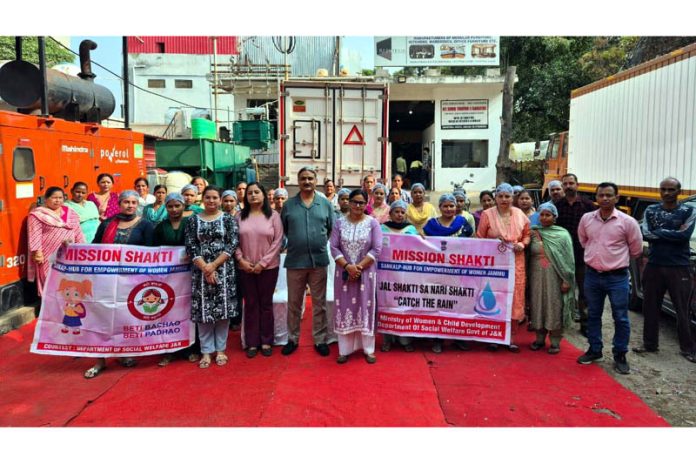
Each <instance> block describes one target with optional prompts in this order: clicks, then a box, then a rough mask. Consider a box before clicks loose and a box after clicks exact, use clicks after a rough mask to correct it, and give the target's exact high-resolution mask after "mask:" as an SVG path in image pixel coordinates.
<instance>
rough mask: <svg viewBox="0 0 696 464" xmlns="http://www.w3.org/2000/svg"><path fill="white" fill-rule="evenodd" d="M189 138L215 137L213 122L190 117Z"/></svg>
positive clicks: (213, 138) (211, 138)
mask: <svg viewBox="0 0 696 464" xmlns="http://www.w3.org/2000/svg"><path fill="white" fill-rule="evenodd" d="M191 138H193V139H209V140H215V139H217V134H216V133H215V123H214V122H213V121H211V120H209V119H204V118H193V119H191Z"/></svg>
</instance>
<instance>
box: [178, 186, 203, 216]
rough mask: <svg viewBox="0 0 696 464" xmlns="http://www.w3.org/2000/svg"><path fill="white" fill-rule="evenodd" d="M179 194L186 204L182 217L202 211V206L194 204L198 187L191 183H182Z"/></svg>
mask: <svg viewBox="0 0 696 464" xmlns="http://www.w3.org/2000/svg"><path fill="white" fill-rule="evenodd" d="M181 196H183V197H184V202H185V204H186V209H185V210H184V217H189V216H193V215H194V214H199V213H202V212H203V208H202V207H200V206H199V205H198V204H196V201H197V198H198V187H196V186H195V185H193V184H188V185H184V186H183V187H182V188H181Z"/></svg>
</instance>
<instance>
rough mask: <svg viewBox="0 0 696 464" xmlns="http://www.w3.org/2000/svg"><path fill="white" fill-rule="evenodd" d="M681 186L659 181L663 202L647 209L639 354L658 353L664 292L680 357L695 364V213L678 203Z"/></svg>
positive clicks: (667, 179)
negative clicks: (670, 307) (692, 247)
mask: <svg viewBox="0 0 696 464" xmlns="http://www.w3.org/2000/svg"><path fill="white" fill-rule="evenodd" d="M680 193H681V183H680V182H679V180H677V179H675V178H674V177H668V178H666V179H665V180H663V181H662V182H660V197H661V198H662V203H660V204H655V205H650V206H648V208H647V209H646V210H645V220H644V221H643V225H642V227H641V232H643V238H644V239H645V240H646V241H647V242H648V243H650V249H649V252H648V264H647V265H646V266H645V270H644V271H643V318H644V319H643V345H642V346H638V347H635V348H633V351H634V352H636V353H649V352H657V351H658V341H659V338H658V337H659V333H660V310H661V308H662V300H663V299H664V296H665V291H667V290H669V298H670V300H672V305H674V309H675V311H676V313H677V336H678V338H679V354H681V355H682V356H683V357H684V358H685V359H686V360H687V361H691V362H692V363H696V341H695V338H694V330H693V329H692V327H691V318H690V312H691V311H690V310H691V308H690V307H689V303H690V301H689V299H690V297H691V292H692V287H693V284H692V280H691V279H692V278H691V271H690V269H689V265H690V263H689V254H690V250H689V239H690V238H691V235H692V234H693V233H694V224H696V211H695V210H694V208H692V207H690V206H687V205H684V204H682V205H680V204H679V203H677V198H678V197H679V194H680Z"/></svg>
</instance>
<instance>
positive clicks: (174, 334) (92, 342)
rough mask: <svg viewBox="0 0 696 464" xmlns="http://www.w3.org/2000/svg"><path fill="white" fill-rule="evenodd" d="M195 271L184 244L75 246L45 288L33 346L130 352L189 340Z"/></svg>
mask: <svg viewBox="0 0 696 464" xmlns="http://www.w3.org/2000/svg"><path fill="white" fill-rule="evenodd" d="M190 318H191V271H190V263H189V259H188V257H187V256H186V253H185V249H184V248H183V247H137V246H127V245H69V246H68V247H64V248H61V249H60V250H59V252H58V254H57V255H56V257H55V262H54V263H53V265H52V267H51V270H50V272H49V274H48V279H47V282H46V285H45V287H44V298H43V301H42V303H41V313H40V315H39V321H38V323H37V324H36V330H35V332H34V341H33V343H32V346H31V351H32V353H40V354H53V355H63V356H75V355H79V356H84V357H103V356H109V357H123V356H142V355H151V354H158V353H168V352H172V351H176V350H180V349H182V348H185V347H187V346H190V345H191V344H192V343H193V342H194V337H195V330H194V326H193V323H192V322H191V320H190Z"/></svg>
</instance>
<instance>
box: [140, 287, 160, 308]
mask: <svg viewBox="0 0 696 464" xmlns="http://www.w3.org/2000/svg"><path fill="white" fill-rule="evenodd" d="M162 303H163V301H162V294H161V293H160V292H159V290H157V289H156V288H148V289H147V290H145V292H144V293H143V296H142V297H140V301H139V302H138V305H139V306H141V307H142V310H143V312H144V313H145V314H153V313H156V312H157V310H159V307H160V305H161V304H162Z"/></svg>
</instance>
